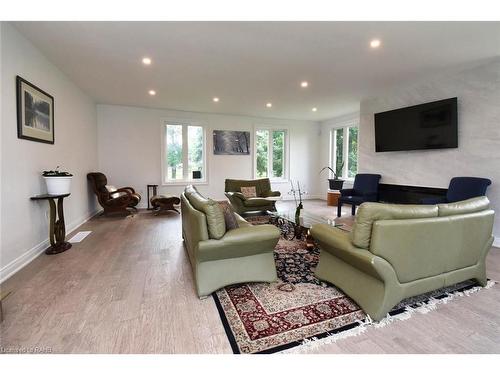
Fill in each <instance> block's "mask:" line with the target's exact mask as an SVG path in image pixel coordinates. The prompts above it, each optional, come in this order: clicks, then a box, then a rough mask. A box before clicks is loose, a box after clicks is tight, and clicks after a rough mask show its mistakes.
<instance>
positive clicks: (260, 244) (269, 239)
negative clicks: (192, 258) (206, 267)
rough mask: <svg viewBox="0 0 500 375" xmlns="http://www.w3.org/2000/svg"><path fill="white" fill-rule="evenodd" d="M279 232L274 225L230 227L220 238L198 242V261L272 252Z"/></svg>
mask: <svg viewBox="0 0 500 375" xmlns="http://www.w3.org/2000/svg"><path fill="white" fill-rule="evenodd" d="M279 236H280V232H279V230H278V228H276V227H275V226H274V225H270V224H264V225H249V226H241V227H239V228H236V229H231V230H228V231H227V232H226V234H225V235H224V236H223V237H222V238H221V239H220V240H213V239H211V240H207V241H201V242H200V243H199V244H198V249H197V254H196V258H197V260H198V261H201V262H203V261H211V260H217V259H228V258H237V257H240V256H242V254H244V255H243V256H249V255H254V254H262V253H264V252H268V253H272V252H273V251H274V247H275V246H276V244H277V243H278V240H279Z"/></svg>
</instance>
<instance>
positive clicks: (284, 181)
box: [269, 179, 290, 184]
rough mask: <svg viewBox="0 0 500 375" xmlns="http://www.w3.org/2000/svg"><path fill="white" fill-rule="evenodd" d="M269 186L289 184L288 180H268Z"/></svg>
mask: <svg viewBox="0 0 500 375" xmlns="http://www.w3.org/2000/svg"><path fill="white" fill-rule="evenodd" d="M269 181H270V182H271V184H289V183H290V180H271V179H270V180H269Z"/></svg>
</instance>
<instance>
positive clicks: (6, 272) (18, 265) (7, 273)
mask: <svg viewBox="0 0 500 375" xmlns="http://www.w3.org/2000/svg"><path fill="white" fill-rule="evenodd" d="M98 213H99V210H96V211H94V212H92V213H89V214H87V215H84V216H82V217H80V218H78V219H76V220H73V221H72V222H71V223H69V224H68V225H66V228H67V234H68V235H69V234H70V233H71V232H74V231H75V230H76V229H78V227H80V226H81V225H82V224H84V223H86V222H87V221H89V220H90V219H91V218H93V217H94V216H95V215H97V214H98ZM47 247H49V239H48V238H47V239H46V240H44V241H42V242H40V243H39V244H37V245H35V246H33V247H32V248H31V249H29V250H28V251H26V252H25V253H23V254H22V255H21V256H19V257H17V258H16V259H14V260H13V261H12V262H10V263H9V264H7V265H6V266H5V267H3V268H2V269H0V283H3V282H4V281H5V280H7V279H8V278H9V277H11V276H13V275H14V274H15V273H17V272H18V271H20V270H21V269H22V268H24V267H25V266H27V265H28V264H29V263H31V262H32V261H33V260H34V259H35V258H37V257H38V256H39V255H40V254H42V253H43V252H44V251H45V249H46V248H47Z"/></svg>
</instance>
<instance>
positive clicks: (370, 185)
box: [337, 173, 382, 217]
mask: <svg viewBox="0 0 500 375" xmlns="http://www.w3.org/2000/svg"><path fill="white" fill-rule="evenodd" d="M381 178H382V176H381V175H379V174H370V173H359V174H357V175H356V177H354V186H353V187H352V189H342V190H340V198H339V203H338V204H337V217H340V216H341V215H342V204H343V203H347V204H350V205H352V208H351V213H352V215H353V216H354V214H355V213H356V206H359V205H360V204H361V203H364V202H376V201H377V200H378V182H379V181H380V179H381Z"/></svg>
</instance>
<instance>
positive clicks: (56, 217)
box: [30, 194, 71, 255]
mask: <svg viewBox="0 0 500 375" xmlns="http://www.w3.org/2000/svg"><path fill="white" fill-rule="evenodd" d="M68 196H69V194H61V195H51V194H42V195H35V196H34V197H31V198H30V199H31V200H34V201H38V200H47V201H48V202H49V207H50V217H49V241H50V247H49V248H48V249H47V250H45V254H48V255H52V254H59V253H62V252H63V251H66V250H68V249H70V248H71V244H70V243H69V242H66V241H65V238H66V226H65V224H64V209H63V199H64V198H66V197H68ZM56 199H57V204H56Z"/></svg>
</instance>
